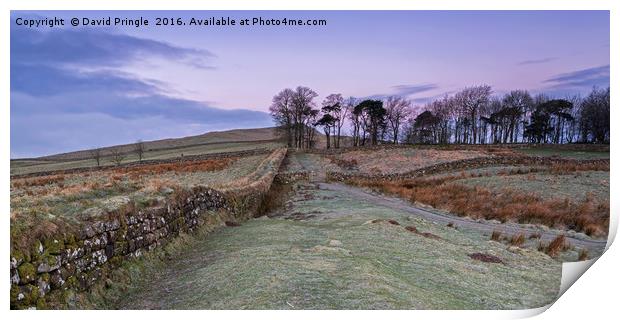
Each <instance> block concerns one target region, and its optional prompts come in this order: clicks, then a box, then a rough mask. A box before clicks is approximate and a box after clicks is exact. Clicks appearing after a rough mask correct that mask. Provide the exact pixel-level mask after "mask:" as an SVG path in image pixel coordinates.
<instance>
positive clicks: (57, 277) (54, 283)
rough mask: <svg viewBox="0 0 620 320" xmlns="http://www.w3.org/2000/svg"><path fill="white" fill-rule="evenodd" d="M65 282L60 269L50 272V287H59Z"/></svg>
mask: <svg viewBox="0 0 620 320" xmlns="http://www.w3.org/2000/svg"><path fill="white" fill-rule="evenodd" d="M63 284H65V280H64V279H63V278H62V274H61V272H60V270H56V271H54V272H52V273H51V274H50V286H51V288H52V289H59V288H61V287H62V286H63Z"/></svg>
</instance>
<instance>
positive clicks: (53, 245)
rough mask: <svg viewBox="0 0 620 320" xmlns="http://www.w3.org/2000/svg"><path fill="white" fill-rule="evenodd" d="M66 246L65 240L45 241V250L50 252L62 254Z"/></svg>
mask: <svg viewBox="0 0 620 320" xmlns="http://www.w3.org/2000/svg"><path fill="white" fill-rule="evenodd" d="M64 248H65V242H64V241H59V240H56V239H54V240H46V241H45V251H46V253H48V254H53V255H58V254H61V253H62V251H63V249H64Z"/></svg>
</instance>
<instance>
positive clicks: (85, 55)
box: [10, 11, 610, 159]
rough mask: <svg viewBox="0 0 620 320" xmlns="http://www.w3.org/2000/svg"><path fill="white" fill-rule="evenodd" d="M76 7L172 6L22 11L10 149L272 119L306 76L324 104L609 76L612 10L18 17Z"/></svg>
mask: <svg viewBox="0 0 620 320" xmlns="http://www.w3.org/2000/svg"><path fill="white" fill-rule="evenodd" d="M75 15H78V16H88V17H92V18H96V17H101V16H106V15H115V16H121V15H122V16H126V17H130V18H131V17H138V16H143V17H146V18H147V19H149V20H151V21H154V19H152V18H153V17H155V16H158V15H162V13H161V12H159V11H155V12H152V11H149V12H131V11H130V12H127V11H113V12H112V11H108V12H83V11H39V12H32V11H12V12H11V20H12V23H11V39H10V42H11V158H12V159H15V158H24V157H28V158H31V157H37V156H42V155H51V154H57V153H63V152H71V151H75V150H83V149H89V148H93V147H97V146H104V145H105V146H111V145H118V144H127V143H132V142H135V141H136V140H139V139H142V140H145V141H147V140H149V141H150V140H159V139H165V138H176V137H184V136H192V135H199V134H204V133H207V132H213V131H226V130H231V129H246V128H258V127H271V126H274V124H273V122H272V120H271V117H270V116H269V114H268V113H267V112H268V107H269V105H270V103H271V98H272V97H273V96H274V95H275V94H276V93H278V92H279V91H280V90H282V89H284V88H287V87H291V88H294V87H296V86H298V85H305V86H308V87H310V88H312V89H313V90H315V91H316V92H317V93H318V94H319V97H318V99H317V100H316V103H317V104H320V102H321V101H322V99H323V98H324V97H325V96H327V95H328V94H331V93H342V94H343V96H346V97H348V96H355V97H359V98H369V97H386V96H389V95H402V96H405V97H407V98H408V99H411V100H412V101H413V102H414V104H415V105H423V104H424V103H426V102H428V101H431V100H432V99H435V98H437V97H441V96H443V95H445V94H452V93H454V92H455V91H457V90H460V89H462V88H464V87H467V86H471V85H477V84H482V83H486V84H489V85H491V86H492V87H493V91H494V95H502V94H504V93H505V92H508V91H510V90H512V89H525V90H528V91H530V92H531V93H532V94H537V93H548V94H550V95H551V96H554V97H558V98H562V97H565V96H568V95H576V94H580V95H582V96H584V95H586V94H587V93H588V92H589V91H590V90H591V89H592V88H593V87H607V86H609V63H610V62H609V60H610V57H609V55H610V53H609V40H610V39H609V12H608V11H482V12H481V11H406V12H395V11H369V12H360V11H302V12H300V11H277V12H274V11H205V12H184V11H172V12H167V13H166V15H172V16H175V17H176V16H179V17H183V18H188V17H190V16H193V17H201V18H208V17H211V16H214V17H218V16H231V17H236V18H237V19H241V18H243V17H251V16H262V17H296V18H303V19H306V18H307V19H325V20H327V25H326V26H316V27H282V26H280V27H252V28H246V29H243V28H241V27H214V26H212V27H204V26H202V27H189V26H185V27H180V28H159V29H157V28H152V27H149V28H136V27H118V28H114V27H78V28H73V27H52V28H51V27H46V28H39V29H36V28H28V27H25V26H17V25H16V24H15V20H16V18H18V17H30V18H32V17H64V18H67V19H68V18H69V17H71V16H75ZM368 21H372V22H373V23H368ZM575 21H579V22H580V23H579V24H576V23H574V22H575ZM481 35H482V36H481ZM300 38H303V41H301V40H300ZM69 44H70V45H69ZM292 70H294V71H295V72H292ZM454 70H456V72H455V71H454ZM351 79H354V80H355V81H351ZM33 128H36V130H32V129H33Z"/></svg>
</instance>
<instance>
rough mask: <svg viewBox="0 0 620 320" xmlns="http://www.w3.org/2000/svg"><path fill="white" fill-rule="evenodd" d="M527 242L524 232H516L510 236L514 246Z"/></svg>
mask: <svg viewBox="0 0 620 320" xmlns="http://www.w3.org/2000/svg"><path fill="white" fill-rule="evenodd" d="M524 243H525V235H524V234H523V233H519V234H515V235H513V236H512V238H510V244H511V245H513V246H521V245H523V244H524Z"/></svg>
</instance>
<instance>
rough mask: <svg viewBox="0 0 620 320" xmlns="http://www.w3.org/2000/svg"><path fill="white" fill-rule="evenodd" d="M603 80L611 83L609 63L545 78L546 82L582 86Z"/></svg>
mask: <svg viewBox="0 0 620 320" xmlns="http://www.w3.org/2000/svg"><path fill="white" fill-rule="evenodd" d="M602 80H604V81H606V82H607V83H609V65H604V66H599V67H593V68H587V69H581V70H577V71H572V72H566V73H561V74H558V75H556V76H554V77H551V78H549V79H547V80H545V82H547V83H555V84H556V85H574V86H581V85H588V84H597V83H600V81H602Z"/></svg>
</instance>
